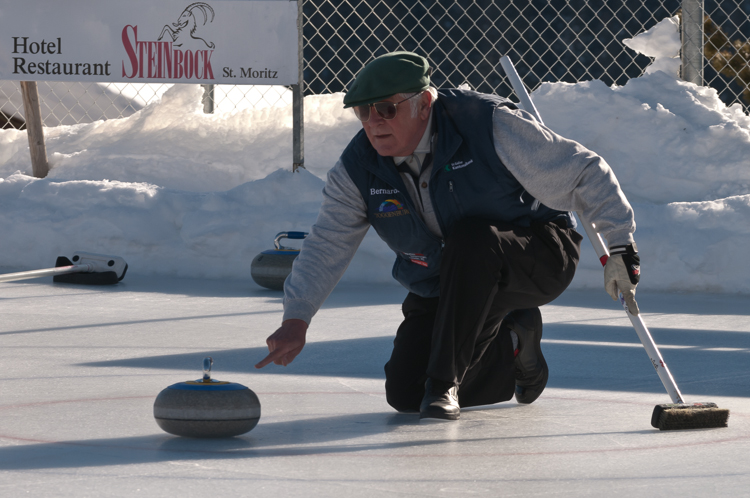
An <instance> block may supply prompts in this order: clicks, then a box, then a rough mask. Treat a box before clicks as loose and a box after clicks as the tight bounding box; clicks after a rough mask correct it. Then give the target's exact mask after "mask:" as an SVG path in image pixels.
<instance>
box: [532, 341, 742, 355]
mask: <svg viewBox="0 0 750 498" xmlns="http://www.w3.org/2000/svg"><path fill="white" fill-rule="evenodd" d="M545 343H546V344H564V345H566V346H602V347H617V348H643V345H642V344H641V343H640V342H604V341H577V340H568V339H542V344H545ZM658 347H659V349H692V350H695V351H714V352H722V353H750V348H706V347H701V346H684V345H676V344H659V345H658Z"/></svg>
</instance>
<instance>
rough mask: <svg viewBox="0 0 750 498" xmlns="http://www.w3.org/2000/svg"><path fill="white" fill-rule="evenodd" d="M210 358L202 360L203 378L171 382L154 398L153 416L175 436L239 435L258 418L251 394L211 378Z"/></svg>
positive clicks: (242, 388) (251, 426) (241, 387)
mask: <svg viewBox="0 0 750 498" xmlns="http://www.w3.org/2000/svg"><path fill="white" fill-rule="evenodd" d="M212 364H213V359H211V358H210V357H209V358H206V359H205V360H203V379H199V380H195V381H186V382H180V383H178V384H172V385H171V386H169V387H167V388H166V389H164V390H163V391H162V392H160V393H159V395H158V396H157V397H156V401H154V418H155V419H156V423H157V424H159V427H161V428H162V429H163V430H164V431H165V432H168V433H170V434H174V435H175V436H184V437H195V438H222V437H232V436H239V435H240V434H244V433H246V432H248V431H250V430H252V429H253V427H255V426H256V425H257V424H258V420H260V401H259V400H258V396H256V395H255V393H254V392H253V391H252V390H250V389H248V388H247V387H245V386H243V385H242V384H237V383H235V382H221V381H218V380H213V379H211V373H210V372H211V366H212Z"/></svg>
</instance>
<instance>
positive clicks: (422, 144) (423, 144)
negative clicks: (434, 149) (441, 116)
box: [393, 107, 433, 164]
mask: <svg viewBox="0 0 750 498" xmlns="http://www.w3.org/2000/svg"><path fill="white" fill-rule="evenodd" d="M432 109H433V108H432V107H430V116H429V117H428V118H427V128H425V130H424V134H423V135H422V138H421V139H420V140H419V143H418V144H417V148H416V149H414V152H413V153H412V155H414V154H428V153H429V152H431V148H430V146H431V143H430V142H432V128H433V126H432ZM408 157H411V156H394V157H393V162H394V163H396V164H401V163H402V162H404V161H405V160H406V159H407V158H408Z"/></svg>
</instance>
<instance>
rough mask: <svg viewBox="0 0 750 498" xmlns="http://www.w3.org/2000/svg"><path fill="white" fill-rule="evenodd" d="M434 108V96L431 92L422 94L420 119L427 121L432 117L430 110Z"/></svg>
mask: <svg viewBox="0 0 750 498" xmlns="http://www.w3.org/2000/svg"><path fill="white" fill-rule="evenodd" d="M431 107H432V94H431V93H430V92H429V91H425V92H424V93H422V98H420V99H419V117H420V118H421V119H422V120H425V119H427V118H429V117H430V108H431Z"/></svg>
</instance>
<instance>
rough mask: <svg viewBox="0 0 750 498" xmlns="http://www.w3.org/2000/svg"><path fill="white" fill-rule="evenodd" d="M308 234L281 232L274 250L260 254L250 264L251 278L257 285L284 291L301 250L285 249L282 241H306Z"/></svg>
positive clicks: (275, 240)
mask: <svg viewBox="0 0 750 498" xmlns="http://www.w3.org/2000/svg"><path fill="white" fill-rule="evenodd" d="M305 237H307V232H280V233H278V234H277V235H276V238H275V239H274V241H273V245H274V249H269V250H267V251H263V252H262V253H260V254H258V255H257V256H256V257H255V259H253V262H252V263H250V276H251V277H253V280H254V281H255V283H256V284H258V285H260V286H261V287H265V288H266V289H271V290H280V291H283V290H284V281H285V280H286V277H288V276H289V274H290V273H291V272H292V264H293V263H294V260H295V258H296V257H297V256H299V251H300V250H299V249H295V248H292V247H284V246H282V245H281V240H282V239H304V238H305Z"/></svg>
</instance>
